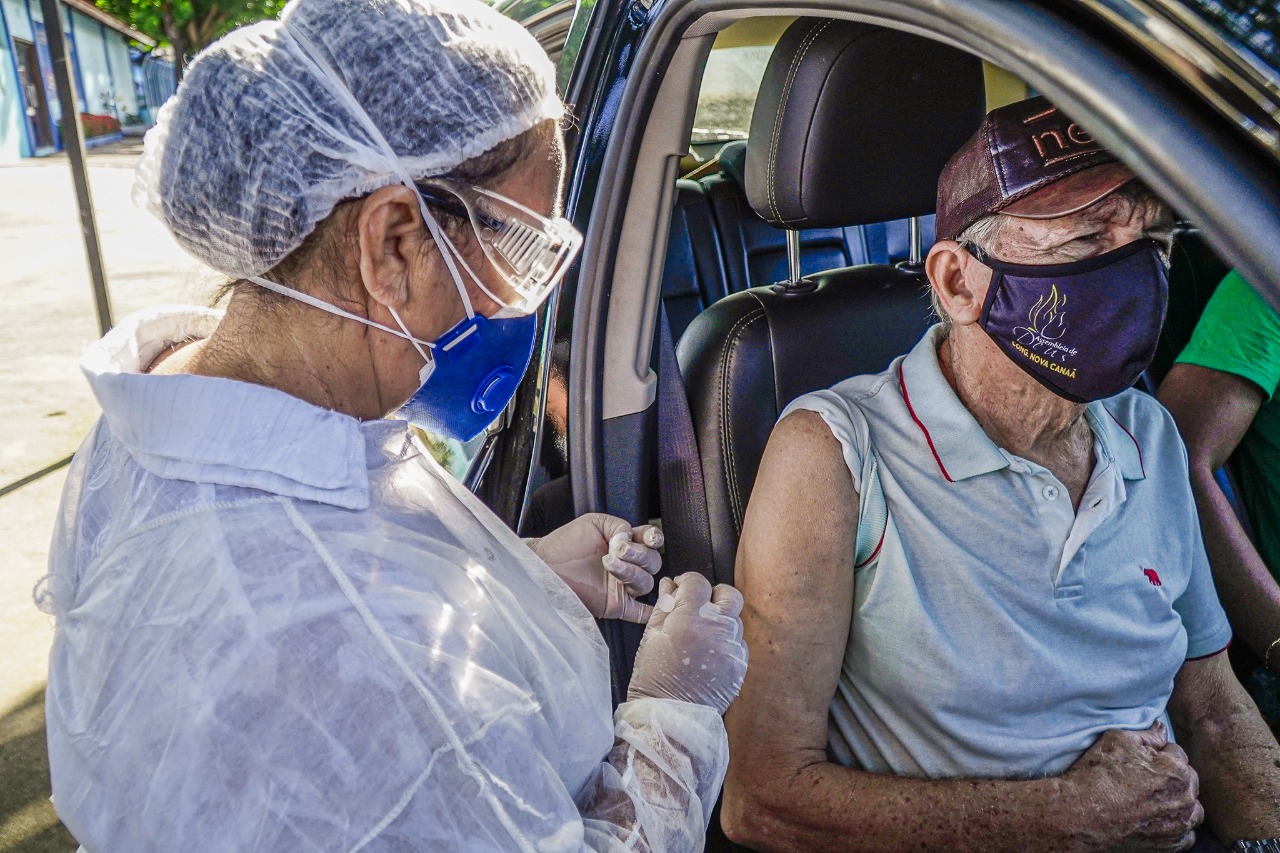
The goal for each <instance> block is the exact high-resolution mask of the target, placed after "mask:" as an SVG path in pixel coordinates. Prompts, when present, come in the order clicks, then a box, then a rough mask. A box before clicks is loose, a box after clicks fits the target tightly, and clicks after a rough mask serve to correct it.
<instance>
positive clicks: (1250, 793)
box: [1169, 652, 1280, 845]
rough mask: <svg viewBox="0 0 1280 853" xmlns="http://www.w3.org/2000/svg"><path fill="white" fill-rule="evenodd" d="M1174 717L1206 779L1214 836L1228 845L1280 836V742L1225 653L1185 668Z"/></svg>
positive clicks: (1204, 793)
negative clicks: (1255, 705)
mask: <svg viewBox="0 0 1280 853" xmlns="http://www.w3.org/2000/svg"><path fill="white" fill-rule="evenodd" d="M1169 716H1170V718H1171V719H1172V720H1173V725H1174V728H1175V730H1176V731H1177V734H1178V740H1179V741H1180V742H1181V743H1182V745H1183V747H1184V748H1185V749H1186V751H1187V755H1188V756H1189V757H1190V760H1191V764H1192V766H1193V767H1195V769H1196V771H1197V772H1198V773H1199V774H1200V800H1201V802H1202V803H1203V804H1204V809H1205V814H1206V820H1207V823H1208V825H1209V828H1210V829H1212V830H1213V834H1214V835H1216V836H1217V837H1218V839H1219V840H1221V841H1222V842H1224V843H1226V844H1228V845H1229V844H1232V843H1234V842H1235V841H1238V840H1240V839H1250V838H1254V839H1256V838H1280V744H1277V743H1276V739H1275V738H1274V737H1273V736H1272V734H1271V731H1270V730H1269V729H1268V728H1267V726H1266V724H1265V723H1264V722H1263V721H1262V718H1261V717H1260V716H1258V709H1257V708H1256V707H1254V704H1253V701H1252V700H1251V699H1250V698H1249V694H1247V693H1246V692H1245V690H1244V688H1243V687H1241V686H1240V682H1238V681H1237V680H1236V677H1235V674H1234V673H1233V672H1232V671H1231V665H1230V663H1229V662H1228V660H1227V655H1226V653H1225V652H1219V653H1218V654H1216V655H1214V656H1213V657H1209V658H1204V659H1202V660H1191V661H1187V662H1186V663H1185V664H1183V666H1182V669H1181V670H1179V672H1178V677H1177V680H1176V681H1175V682H1174V688H1173V697H1172V698H1171V699H1170V700H1169Z"/></svg>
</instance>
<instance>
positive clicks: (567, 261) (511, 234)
mask: <svg viewBox="0 0 1280 853" xmlns="http://www.w3.org/2000/svg"><path fill="white" fill-rule="evenodd" d="M415 184H416V186H417V187H418V190H419V192H421V193H422V195H423V197H424V198H425V199H426V200H427V201H429V202H430V203H431V204H433V205H435V206H437V207H439V208H440V209H441V210H444V211H447V212H449V213H452V214H453V215H455V216H465V217H466V218H467V219H468V220H469V221H470V222H471V227H472V228H473V229H474V230H475V233H476V237H477V239H478V240H479V242H480V247H481V249H483V250H484V254H485V257H487V258H488V259H489V262H490V263H491V264H492V265H493V268H494V270H496V271H497V273H498V276H499V278H500V279H501V280H502V282H503V283H504V284H505V285H506V286H507V287H508V288H509V289H510V292H509V293H493V292H492V291H490V290H489V288H488V287H485V285H484V283H483V282H482V281H480V279H479V278H478V277H476V276H475V273H474V272H473V273H472V276H473V277H476V283H477V284H478V285H479V286H480V287H481V288H482V289H483V290H484V291H485V292H486V293H488V294H489V295H490V296H492V297H493V298H494V299H495V300H496V301H497V302H498V303H499V304H501V305H503V306H505V307H506V308H507V309H509V311H510V312H511V313H512V314H532V313H533V312H534V311H536V310H537V308H538V306H539V305H541V304H542V303H543V301H544V300H546V298H547V296H548V295H550V293H551V291H552V290H553V289H555V286H556V285H557V284H559V283H560V281H561V279H563V278H564V274H565V272H566V271H567V270H568V269H569V266H570V265H571V264H572V263H573V261H574V258H576V257H577V256H578V251H579V250H580V249H581V248H582V235H581V234H579V233H578V229H576V228H574V227H573V224H572V223H571V222H569V220H567V219H565V218H563V217H556V218H554V219H548V218H547V217H545V216H543V215H541V214H539V213H536V212H535V211H532V210H530V209H529V208H527V207H525V206H524V205H522V204H520V203H519V202H517V201H513V200H512V199H509V198H507V197H506V196H503V195H500V194H498V193H495V192H492V191H491V190H486V189H484V188H482V187H475V186H471V185H469V184H463V183H459V182H457V181H451V180H448V179H446V178H424V179H422V180H419V181H416V182H415ZM459 260H461V257H460V256H459ZM468 271H470V269H469V268H468Z"/></svg>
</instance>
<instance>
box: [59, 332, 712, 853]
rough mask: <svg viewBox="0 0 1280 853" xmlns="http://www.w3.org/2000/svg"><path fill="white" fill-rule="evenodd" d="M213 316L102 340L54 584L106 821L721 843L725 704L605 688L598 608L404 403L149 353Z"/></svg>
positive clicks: (86, 758)
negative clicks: (423, 443)
mask: <svg viewBox="0 0 1280 853" xmlns="http://www.w3.org/2000/svg"><path fill="white" fill-rule="evenodd" d="M217 318H218V314H217V313H216V312H211V311H200V310H199V309H183V310H182V311H176V310H168V311H154V312H151V313H149V314H147V315H135V316H134V317H132V318H130V319H129V320H127V321H125V322H124V323H123V324H121V326H119V327H117V328H116V329H115V330H114V331H112V332H111V333H110V334H108V335H107V336H106V337H105V338H104V339H103V340H102V341H100V342H98V343H96V344H94V345H93V346H92V347H90V348H89V350H88V351H87V353H86V355H85V357H84V361H83V367H84V371H85V373H86V375H87V376H88V377H89V381H90V383H91V384H92V385H93V390H94V392H95V394H96V395H97V398H98V400H99V402H100V403H101V405H102V408H103V411H104V416H103V418H102V419H101V420H100V421H99V422H98V424H97V426H96V427H95V428H94V429H93V431H92V432H91V433H90V435H89V437H88V438H87V439H86V440H85V443H84V445H83V446H82V447H81V449H80V452H79V453H78V454H77V455H76V458H75V461H74V463H73V465H72V468H71V472H70V475H69V477H68V480H67V486H66V491H65V494H64V495H63V503H62V510H61V516H60V519H59V522H58V526H57V529H56V531H55V534H54V541H53V547H52V551H51V555H50V577H49V578H48V580H47V583H46V584H45V585H44V586H43V587H42V588H41V589H40V591H39V593H38V598H39V599H40V603H41V604H42V606H44V607H45V609H46V610H48V611H49V612H51V613H54V614H55V615H56V616H57V635H56V638H55V641H54V646H53V652H52V655H51V660H50V671H49V687H48V705H47V711H48V732H49V756H50V763H51V767H52V776H53V794H54V803H55V805H56V807H57V809H58V813H59V814H60V816H61V817H62V819H63V821H64V822H65V823H66V825H67V827H68V828H69V829H70V830H71V832H72V833H73V834H74V835H75V836H76V838H77V839H78V840H79V841H80V843H81V844H82V845H83V847H84V849H85V850H87V851H89V853H141V851H152V850H155V851H165V853H173V851H181V850H198V851H208V852H209V853H213V852H214V851H235V853H250V851H271V853H282V852H283V851H291V852H292V851H356V850H369V851H374V850H377V851H401V850H403V851H410V850H413V851H422V850H464V851H488V850H493V851H535V850H536V851H550V850H584V849H585V850H624V849H637V850H652V851H675V850H697V849H701V847H702V845H703V835H704V832H705V828H706V824H707V819H708V817H709V815H710V811H711V806H712V804H713V803H714V801H715V797H716V794H717V792H718V791H719V787H720V784H721V782H722V781H723V777H724V772H725V767H726V764H727V761H728V745H727V742H726V738H725V733H724V727H723V724H722V722H721V720H720V717H719V716H718V715H717V714H716V712H715V711H714V710H712V709H709V708H706V707H703V706H700V705H691V704H686V703H682V702H674V701H668V700H658V699H642V700H639V701H634V702H628V703H626V704H624V705H622V706H621V707H620V708H619V709H618V710H617V712H616V713H611V709H610V693H609V668H608V657H607V654H606V647H605V645H604V642H603V641H602V639H601V637H600V634H599V632H598V630H597V628H596V626H595V624H594V622H593V620H592V619H591V617H590V616H589V614H588V613H587V611H586V609H585V608H584V607H583V606H582V605H581V604H580V603H579V601H578V600H577V598H576V597H575V596H574V595H573V593H572V592H571V591H570V590H569V588H568V587H567V586H565V585H564V584H563V583H561V581H560V580H559V578H557V577H556V576H555V574H554V573H552V571H551V570H550V569H549V568H548V567H547V566H546V565H545V564H544V563H543V562H542V561H541V560H539V559H538V558H537V557H536V556H535V555H534V554H533V552H532V551H530V550H529V549H528V548H527V547H526V546H525V545H524V543H522V542H521V541H520V540H519V539H518V538H517V537H516V536H515V535H514V534H513V533H512V532H511V531H510V530H509V529H507V528H506V527H505V526H504V525H503V524H502V523H501V522H500V521H499V520H498V519H497V518H496V517H495V516H494V515H493V514H492V513H491V512H489V510H488V509H486V508H485V507H484V506H483V505H482V504H481V503H480V502H479V501H478V500H477V499H476V498H474V497H473V496H472V495H470V494H469V493H468V492H467V491H466V490H465V489H464V488H462V487H461V486H460V485H459V484H458V483H457V482H456V481H455V480H453V479H452V478H451V477H450V476H449V475H448V474H446V473H444V472H443V471H442V470H441V469H440V468H439V466H438V465H437V464H436V463H435V462H434V461H433V460H432V459H430V458H429V457H427V456H425V455H424V454H423V453H422V452H420V449H419V446H418V445H417V444H416V443H415V442H413V441H411V440H410V436H409V433H408V430H407V428H406V425H405V424H404V423H403V422H399V421H391V420H383V421H373V422H366V423H361V422H359V421H356V420H355V419H353V418H350V417H347V416H345V415H341V414H337V413H335V412H331V411H326V410H324V409H320V408H317V407H315V406H312V405H309V404H307V403H304V402H302V401H301V400H298V399H296V398H293V397H290V396H288V395H286V394H283V393H282V392H279V391H276V390H273V389H270V388H265V387H261V386H255V385H250V384H247V383H241V382H234V381H230V380H222V379H210V378H204V377H194V376H150V375H145V374H142V373H140V372H139V371H140V369H141V368H143V367H145V366H146V365H147V364H149V363H150V361H151V360H152V358H153V357H154V356H155V355H156V354H157V353H158V352H159V351H160V350H161V349H162V348H163V347H164V346H166V345H167V344H168V343H170V342H172V341H177V340H183V339H185V338H187V337H188V336H194V337H200V336H203V335H206V334H208V333H209V331H210V330H211V329H212V327H213V326H214V325H215V323H216V321H217Z"/></svg>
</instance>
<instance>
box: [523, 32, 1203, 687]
mask: <svg viewBox="0 0 1280 853" xmlns="http://www.w3.org/2000/svg"><path fill="white" fill-rule="evenodd" d="M712 17H713V18H714V16H712ZM704 21H705V19H704ZM726 78H727V79H728V80H729V81H730V82H729V83H728V84H726V83H725V80H726ZM699 81H701V83H699ZM655 86H656V88H657V92H656V96H655V97H654V99H653V102H652V104H651V105H650V106H649V109H648V112H647V115H640V114H638V115H636V116H635V117H633V118H634V122H635V136H636V138H637V145H636V147H635V151H634V156H633V160H632V164H631V167H630V169H629V171H628V172H627V174H626V176H625V178H623V177H619V178H618V181H617V183H618V184H619V186H625V192H621V193H619V197H620V198H624V199H625V203H621V204H616V205H611V206H609V205H600V204H598V203H597V204H596V206H595V207H594V208H593V213H592V222H591V226H590V228H589V229H588V233H587V244H588V245H587V247H586V250H585V252H584V260H583V263H582V268H581V270H580V278H581V279H582V280H584V281H587V282H592V281H595V282H607V288H603V287H601V288H594V289H593V288H584V287H580V288H579V290H578V292H577V294H576V296H575V298H576V302H575V305H574V310H573V315H572V317H573V322H572V328H571V329H570V330H569V331H568V333H567V334H565V335H563V336H561V337H560V345H559V346H558V347H557V357H556V358H554V359H550V360H549V361H554V362H555V364H554V365H548V369H547V372H546V373H545V374H544V376H545V377H546V378H548V379H549V380H550V384H549V394H548V400H549V403H548V406H547V421H548V423H549V424H550V425H551V426H550V429H549V431H550V433H552V434H553V435H549V436H548V438H549V439H553V440H556V441H559V442H560V451H561V452H563V451H564V444H565V442H564V439H565V438H566V437H567V439H568V441H567V444H568V445H569V447H570V448H572V447H574V446H575V445H576V446H577V447H579V448H582V447H591V446H595V447H598V448H599V449H600V451H601V452H600V453H599V454H598V455H596V454H590V453H577V454H575V453H573V452H570V453H569V454H568V456H569V461H568V465H567V469H568V470H564V469H565V467H566V466H565V465H564V464H563V463H562V464H561V465H560V466H558V467H560V468H561V471H560V474H561V476H558V477H557V476H553V477H551V478H549V481H547V478H544V481H543V482H542V483H541V484H538V488H536V489H534V488H531V489H530V492H531V498H530V499H529V500H528V501H527V502H526V505H525V511H524V513H523V515H522V524H521V532H522V534H523V535H539V534H541V533H542V532H544V531H546V530H549V529H553V528H554V527H555V526H557V525H558V524H560V523H563V522H565V521H567V520H568V519H570V518H572V517H573V516H574V515H575V514H578V513H581V512H584V511H591V510H599V509H603V510H605V511H608V512H612V513H614V514H618V515H622V516H624V517H627V518H631V519H634V520H636V521H637V523H638V522H639V521H642V520H659V521H661V522H662V523H664V524H665V525H666V529H667V531H668V547H667V560H666V566H665V567H664V570H663V573H664V574H668V573H670V574H678V573H681V572H683V571H702V572H703V573H704V574H706V575H707V576H708V577H709V579H710V580H712V582H714V583H722V582H723V583H732V581H733V563H734V557H735V552H736V548H737V542H738V536H739V533H740V531H741V524H742V518H743V514H744V512H745V509H746V504H747V500H748V498H749V496H750V493H751V487H752V484H753V482H754V478H755V471H756V467H757V465H758V463H759V460H760V457H761V454H762V453H763V450H764V446H765V443H766V441H767V439H768V436H769V432H770V430H771V428H772V426H773V424H774V422H775V420H776V419H777V416H778V414H779V413H780V412H781V410H782V409H783V408H784V407H785V405H786V404H787V403H788V402H790V400H792V399H794V398H795V397H797V396H799V395H800V394H803V393H806V392H808V391H811V390H816V389H818V388H823V387H827V386H829V385H831V384H834V383H835V382H837V381H839V380H841V379H843V378H845V377H848V376H852V375H855V374H859V373H870V372H878V371H880V370H882V369H884V367H885V366H887V365H888V363H889V362H890V361H891V360H892V359H893V358H895V357H896V356H898V355H900V354H902V353H905V352H906V351H907V350H909V349H910V347H911V346H912V345H913V344H914V343H915V342H916V341H917V340H918V339H919V337H920V336H921V335H922V334H923V332H924V331H925V330H926V329H927V328H928V326H929V325H930V324H931V322H932V321H933V320H932V314H931V311H930V308H929V301H928V295H927V282H926V281H925V279H924V277H923V274H922V267H921V265H920V263H919V261H920V259H921V257H922V256H923V254H924V253H925V252H927V250H928V247H929V246H930V245H931V244H932V241H933V216H932V212H933V208H934V203H935V194H936V187H937V178H938V175H939V173H940V171H941V168H942V166H943V164H944V163H945V162H946V160H947V159H948V158H949V157H950V155H951V153H953V152H954V151H955V150H956V149H957V148H958V147H959V146H960V145H961V143H962V142H963V141H964V140H965V139H966V138H967V137H968V136H969V135H970V134H971V133H972V132H973V130H974V129H975V128H976V127H977V125H978V123H979V121H980V120H981V117H982V116H983V114H984V113H985V112H986V111H987V110H989V109H992V108H994V107H996V106H1000V105H1003V104H1005V103H1010V102H1012V101H1015V100H1020V99H1022V98H1025V97H1028V96H1029V95H1030V94H1035V93H1036V91H1037V90H1036V89H1034V88H1032V87H1031V86H1029V85H1028V84H1027V83H1025V82H1023V80H1022V79H1020V78H1019V77H1018V76H1016V75H1014V74H1012V73H1010V72H1009V71H1006V70H1004V69H1003V68H1002V67H1000V66H998V65H996V64H995V63H993V62H991V61H989V60H986V59H981V58H979V57H978V56H976V55H974V53H972V52H969V51H966V50H963V49H960V48H959V47H955V46H951V45H947V44H943V43H941V42H940V41H939V40H937V39H936V38H934V37H929V36H926V35H921V34H915V33H913V32H908V31H907V30H906V29H905V28H903V29H900V28H896V27H895V28H889V27H885V26H882V25H879V24H875V23H868V22H862V21H854V20H839V19H835V18H800V19H798V18H796V17H794V16H785V17H784V16H769V15H755V16H744V15H742V14H741V13H740V14H739V16H738V18H737V19H736V20H732V21H726V20H713V21H711V22H710V23H703V24H700V25H695V26H694V27H692V28H690V29H689V30H688V31H686V32H685V34H684V36H683V38H681V39H680V40H679V42H678V43H677V44H676V45H675V51H674V54H673V55H672V56H671V58H670V62H669V65H668V66H667V69H666V73H665V74H664V75H663V76H662V80H661V81H660V82H659V83H655ZM744 89H745V90H746V92H745V95H744ZM726 92H727V94H726ZM717 98H718V99H719V101H720V103H717ZM623 109H624V110H625V106H624V107H623ZM640 112H642V111H639V110H637V113H640ZM921 116H928V117H929V126H928V127H927V128H922V126H921ZM619 122H620V123H621V122H622V119H621V118H620V119H619ZM1130 165H1131V166H1135V168H1136V169H1137V170H1138V171H1139V174H1140V175H1141V174H1142V170H1141V168H1138V166H1139V164H1137V163H1130ZM608 170H609V167H608V165H606V169H605V171H606V172H607V171H608ZM609 234H615V235H617V240H616V244H615V245H614V246H613V247H612V248H613V252H612V253H607V252H605V253H602V252H600V251H599V245H598V244H599V241H601V240H602V239H607V237H603V238H602V236H601V235H609ZM593 241H595V242H597V247H596V249H597V250H596V251H595V252H593V247H592V243H593ZM789 254H790V257H789ZM593 264H594V265H595V267H594V268H593ZM1226 270H1227V265H1226V264H1225V263H1223V262H1222V261H1221V260H1220V259H1219V258H1218V257H1217V256H1216V255H1215V254H1214V252H1213V251H1211V250H1210V249H1209V248H1208V245H1207V243H1206V241H1205V239H1203V238H1202V237H1201V235H1200V234H1199V232H1198V231H1197V230H1196V229H1195V228H1194V227H1193V226H1191V225H1190V224H1188V223H1184V224H1183V225H1182V226H1181V227H1180V230H1179V232H1178V240H1177V245H1176V249H1175V252H1174V264H1173V269H1172V271H1171V307H1170V311H1169V323H1168V326H1167V328H1166V331H1165V336H1164V339H1163V340H1162V342H1161V345H1160V353H1159V355H1158V357H1157V360H1156V363H1155V364H1154V365H1153V367H1152V370H1151V371H1150V375H1149V376H1148V377H1144V384H1145V387H1146V388H1147V390H1150V391H1154V389H1155V387H1156V385H1157V384H1158V381H1159V379H1160V378H1161V377H1162V376H1163V373H1164V371H1166V370H1167V369H1168V367H1169V366H1170V365H1171V364H1172V361H1173V359H1174V358H1175V357H1176V355H1177V353H1178V352H1179V351H1180V350H1181V348H1182V346H1183V345H1184V344H1185V343H1186V341H1187V340H1188V339H1189V337H1190V334H1191V330H1192V328H1193V327H1194V323H1195V320H1196V318H1197V317H1198V316H1199V312H1200V310H1202V309H1203V307H1204V304H1205V302H1206V301H1207V299H1208V297H1209V296H1210V295H1211V293H1212V290H1213V288H1214V287H1215V286H1216V284H1217V282H1218V281H1219V280H1221V278H1222V275H1223V274H1225V272H1226ZM664 327H665V328H664ZM668 335H669V339H670V340H671V341H672V342H674V343H675V354H676V358H675V359H674V361H673V360H671V359H670V358H669V357H668V358H666V359H664V353H663V352H662V350H663V349H664V347H663V346H662V342H663V339H664V337H667V336H668ZM566 350H571V351H572V353H573V356H572V357H571V358H567V359H566V358H565V356H566V354H567V353H566V352H565V351H566ZM584 354H586V355H587V357H583V356H584ZM668 355H669V354H668ZM566 360H567V362H568V363H567V364H566V363H565V361H566ZM672 363H678V367H679V369H678V371H677V370H673V369H671V368H670V367H669V366H668V367H667V368H666V369H665V370H664V369H663V366H664V364H667V365H670V364H672ZM593 371H594V377H593V376H592V372H593ZM664 385H665V386H666V390H664V388H663V386H664ZM557 387H558V388H559V389H562V390H560V391H557V390H556V388H557ZM672 388H674V389H675V390H674V391H672V390H671V389H672ZM682 408H683V409H687V415H684V416H683V423H682V417H681V416H680V412H679V409H682ZM553 410H558V411H553ZM682 427H684V428H685V429H686V430H691V433H692V436H693V437H694V438H693V439H692V440H690V439H689V438H688V437H687V436H686V437H685V438H684V439H681V438H680V437H679V435H678V433H680V432H681V429H682ZM557 431H559V432H561V433H563V432H567V436H564V435H561V436H555V435H554V433H556V432H557ZM549 443H550V442H546V443H544V447H543V450H544V454H543V455H544V457H545V456H546V455H547V454H546V453H545V451H546V449H547V448H546V444H549ZM691 455H696V464H694V463H693V462H692V461H691V459H690V458H689V457H690V456H691ZM555 467H556V466H548V469H549V470H551V471H552V473H553V474H554V473H556V472H555ZM569 474H572V477H569V476H567V475H569ZM570 480H572V482H573V485H572V488H570V485H569V482H570ZM593 484H598V485H599V486H600V489H601V491H602V494H600V493H597V494H595V495H593V494H592V488H591V487H592V485H593ZM602 630H604V632H605V634H606V639H608V640H609V643H610V646H611V649H613V651H614V663H615V667H616V669H617V675H616V679H617V684H616V687H617V688H618V689H619V690H620V691H621V690H623V689H625V684H626V681H627V678H628V677H629V667H630V660H631V657H632V656H633V654H634V649H635V644H636V643H637V642H638V638H639V630H638V629H637V628H636V627H635V626H629V625H619V624H612V625H610V624H602Z"/></svg>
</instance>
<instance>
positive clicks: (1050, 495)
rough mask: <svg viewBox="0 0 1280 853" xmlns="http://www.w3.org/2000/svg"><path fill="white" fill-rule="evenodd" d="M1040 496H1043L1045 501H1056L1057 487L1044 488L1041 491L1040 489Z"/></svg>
mask: <svg viewBox="0 0 1280 853" xmlns="http://www.w3.org/2000/svg"><path fill="white" fill-rule="evenodd" d="M1040 494H1042V495H1044V499H1045V500H1047V501H1052V500H1057V499H1058V487H1057V486H1045V487H1044V488H1043V489H1041V490H1040Z"/></svg>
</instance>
